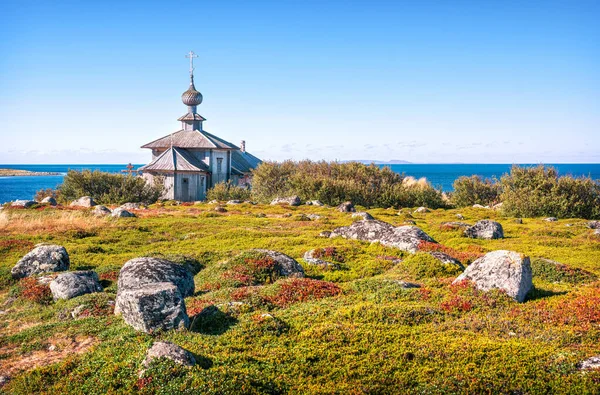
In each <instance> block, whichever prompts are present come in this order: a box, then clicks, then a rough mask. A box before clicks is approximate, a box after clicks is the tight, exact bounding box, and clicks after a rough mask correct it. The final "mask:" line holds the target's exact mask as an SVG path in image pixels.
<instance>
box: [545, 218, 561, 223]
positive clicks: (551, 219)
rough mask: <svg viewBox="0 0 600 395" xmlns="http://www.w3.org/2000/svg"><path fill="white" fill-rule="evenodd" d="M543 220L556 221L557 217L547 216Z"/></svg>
mask: <svg viewBox="0 0 600 395" xmlns="http://www.w3.org/2000/svg"><path fill="white" fill-rule="evenodd" d="M544 221H546V222H556V221H558V218H556V217H548V218H544Z"/></svg>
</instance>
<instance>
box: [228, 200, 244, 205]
mask: <svg viewBox="0 0 600 395" xmlns="http://www.w3.org/2000/svg"><path fill="white" fill-rule="evenodd" d="M242 203H244V202H242V201H241V200H230V201H228V202H227V203H226V204H229V205H236V204H242Z"/></svg>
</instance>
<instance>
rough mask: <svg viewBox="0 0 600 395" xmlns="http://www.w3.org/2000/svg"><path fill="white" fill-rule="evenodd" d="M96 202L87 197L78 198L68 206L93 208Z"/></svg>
mask: <svg viewBox="0 0 600 395" xmlns="http://www.w3.org/2000/svg"><path fill="white" fill-rule="evenodd" d="M95 205H96V202H94V199H92V198H91V197H89V196H83V197H80V198H79V199H77V200H73V201H72V202H71V204H69V206H71V207H94V206H95Z"/></svg>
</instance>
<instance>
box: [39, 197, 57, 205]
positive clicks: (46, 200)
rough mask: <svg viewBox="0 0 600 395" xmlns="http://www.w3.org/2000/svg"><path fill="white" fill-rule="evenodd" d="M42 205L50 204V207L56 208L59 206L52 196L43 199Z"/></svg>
mask: <svg viewBox="0 0 600 395" xmlns="http://www.w3.org/2000/svg"><path fill="white" fill-rule="evenodd" d="M40 203H42V204H48V205H50V206H56V205H57V204H58V203H57V202H56V199H54V198H53V197H52V196H46V197H45V198H43V199H42V201H41V202H40Z"/></svg>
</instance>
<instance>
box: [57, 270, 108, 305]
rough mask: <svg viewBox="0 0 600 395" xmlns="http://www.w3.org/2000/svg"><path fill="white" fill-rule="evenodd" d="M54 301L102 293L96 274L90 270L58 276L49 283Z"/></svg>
mask: <svg viewBox="0 0 600 395" xmlns="http://www.w3.org/2000/svg"><path fill="white" fill-rule="evenodd" d="M50 291H52V297H53V298H54V300H58V299H72V298H75V297H77V296H81V295H85V294H90V293H94V292H102V291H103V289H102V285H100V280H99V279H98V274H96V272H93V271H91V270H86V271H78V272H67V273H62V274H59V275H58V276H57V277H56V278H55V279H54V280H52V281H51V282H50Z"/></svg>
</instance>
